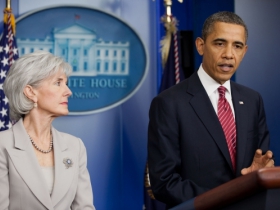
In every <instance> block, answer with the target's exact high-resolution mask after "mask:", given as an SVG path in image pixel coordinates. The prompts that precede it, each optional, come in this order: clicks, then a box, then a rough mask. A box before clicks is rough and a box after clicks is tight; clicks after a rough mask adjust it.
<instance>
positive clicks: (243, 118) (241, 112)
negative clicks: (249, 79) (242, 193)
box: [231, 83, 248, 175]
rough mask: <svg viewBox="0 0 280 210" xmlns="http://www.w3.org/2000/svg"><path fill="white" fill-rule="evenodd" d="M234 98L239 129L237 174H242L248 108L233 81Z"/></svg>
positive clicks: (237, 127)
mask: <svg viewBox="0 0 280 210" xmlns="http://www.w3.org/2000/svg"><path fill="white" fill-rule="evenodd" d="M231 92H232V100H233V106H234V112H235V121H236V131H237V138H236V140H237V150H236V152H237V153H236V157H237V161H236V164H237V165H236V174H237V175H240V171H241V170H242V163H243V160H244V157H245V153H246V144H247V136H246V134H247V122H248V119H247V109H246V104H244V102H245V101H244V99H243V98H242V95H241V93H240V91H239V90H238V88H237V87H236V85H235V84H234V83H231Z"/></svg>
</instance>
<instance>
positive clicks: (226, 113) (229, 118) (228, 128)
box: [218, 86, 236, 170]
mask: <svg viewBox="0 0 280 210" xmlns="http://www.w3.org/2000/svg"><path fill="white" fill-rule="evenodd" d="M218 92H219V101H218V118H219V121H220V123H221V125H222V128H223V131H224V134H225V137H226V140H227V145H228V150H229V154H230V158H231V162H232V166H233V169H234V170H235V167H236V163H235V156H236V126H235V120H234V118H233V114H232V110H231V108H230V105H229V103H228V101H227V99H226V98H225V92H226V88H225V87H224V86H220V87H219V88H218Z"/></svg>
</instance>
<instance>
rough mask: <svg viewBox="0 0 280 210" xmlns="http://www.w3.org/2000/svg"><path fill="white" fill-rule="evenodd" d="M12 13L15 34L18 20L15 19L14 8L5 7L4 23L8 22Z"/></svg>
mask: <svg viewBox="0 0 280 210" xmlns="http://www.w3.org/2000/svg"><path fill="white" fill-rule="evenodd" d="M9 13H10V15H11V26H12V30H13V34H14V35H16V20H15V16H14V15H13V13H12V9H8V8H6V9H4V19H3V21H4V23H5V24H8V14H9Z"/></svg>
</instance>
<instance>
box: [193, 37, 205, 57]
mask: <svg viewBox="0 0 280 210" xmlns="http://www.w3.org/2000/svg"><path fill="white" fill-rule="evenodd" d="M195 46H196V50H197V52H198V54H199V55H201V56H202V55H203V53H204V49H203V47H204V40H203V39H202V38H200V37H197V38H196V40H195Z"/></svg>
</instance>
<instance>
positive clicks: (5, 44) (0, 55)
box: [0, 8, 18, 131]
mask: <svg viewBox="0 0 280 210" xmlns="http://www.w3.org/2000/svg"><path fill="white" fill-rule="evenodd" d="M4 13H5V16H6V17H7V20H6V21H5V18H4V30H3V34H2V37H1V40H0V131H3V130H6V129H8V128H10V127H11V125H12V124H11V122H10V119H9V103H8V99H7V97H6V96H5V94H4V91H3V83H4V81H5V78H6V75H7V73H8V71H9V69H10V66H11V65H12V63H13V62H14V60H16V59H17V58H18V51H17V45H16V40H15V36H14V33H13V30H12V24H11V19H12V13H11V9H7V8H6V9H5V10H4Z"/></svg>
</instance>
